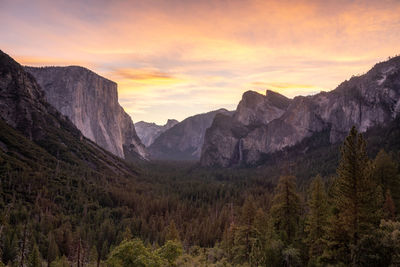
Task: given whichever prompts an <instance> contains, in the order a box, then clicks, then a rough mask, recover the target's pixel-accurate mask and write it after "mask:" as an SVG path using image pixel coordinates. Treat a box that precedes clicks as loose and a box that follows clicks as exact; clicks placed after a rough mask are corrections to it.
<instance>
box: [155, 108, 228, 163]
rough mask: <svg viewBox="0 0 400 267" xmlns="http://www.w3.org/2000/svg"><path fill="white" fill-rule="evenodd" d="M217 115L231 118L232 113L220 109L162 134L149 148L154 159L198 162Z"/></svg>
mask: <svg viewBox="0 0 400 267" xmlns="http://www.w3.org/2000/svg"><path fill="white" fill-rule="evenodd" d="M216 114H225V115H226V116H230V115H231V114H232V112H230V111H228V110H226V109H219V110H215V111H211V112H208V113H204V114H198V115H195V116H192V117H189V118H186V119H185V120H183V121H182V122H180V123H178V124H176V125H175V126H173V127H172V128H170V129H169V130H167V131H165V132H164V133H162V134H161V135H160V136H159V137H158V138H157V139H156V140H155V141H154V142H153V144H152V145H151V146H150V147H149V153H150V157H151V158H152V159H162V160H198V159H199V158H200V155H201V147H202V145H203V143H204V135H205V132H206V129H207V128H208V127H210V125H211V123H212V121H213V119H214V117H215V115H216Z"/></svg>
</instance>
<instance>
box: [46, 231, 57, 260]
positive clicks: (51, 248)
mask: <svg viewBox="0 0 400 267" xmlns="http://www.w3.org/2000/svg"><path fill="white" fill-rule="evenodd" d="M58 255H59V250H58V245H57V242H56V239H55V237H54V234H53V233H52V232H50V233H49V245H48V250H47V265H48V266H50V263H51V262H52V261H54V260H55V259H57V257H58Z"/></svg>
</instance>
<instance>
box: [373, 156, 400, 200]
mask: <svg viewBox="0 0 400 267" xmlns="http://www.w3.org/2000/svg"><path fill="white" fill-rule="evenodd" d="M373 164H374V168H373V170H372V177H373V179H374V181H375V183H377V184H378V185H380V186H381V187H382V191H383V192H384V193H386V192H387V191H388V190H390V193H391V196H392V198H393V201H394V204H395V207H399V206H400V176H399V174H398V166H397V164H396V162H395V161H394V160H393V158H392V157H391V156H390V155H389V154H388V153H386V152H385V150H383V149H382V150H380V151H379V153H378V154H377V155H376V157H375V159H374V162H373Z"/></svg>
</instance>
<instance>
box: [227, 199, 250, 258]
mask: <svg viewBox="0 0 400 267" xmlns="http://www.w3.org/2000/svg"><path fill="white" fill-rule="evenodd" d="M255 215H256V208H255V206H254V198H247V199H246V201H245V203H244V204H243V206H242V209H241V213H240V217H239V225H238V226H237V227H236V229H235V235H234V246H233V248H232V249H233V253H234V259H235V262H236V263H238V264H241V263H244V262H247V261H248V260H249V258H250V253H251V250H252V247H253V244H254V242H255V228H254V226H253V222H254V217H255Z"/></svg>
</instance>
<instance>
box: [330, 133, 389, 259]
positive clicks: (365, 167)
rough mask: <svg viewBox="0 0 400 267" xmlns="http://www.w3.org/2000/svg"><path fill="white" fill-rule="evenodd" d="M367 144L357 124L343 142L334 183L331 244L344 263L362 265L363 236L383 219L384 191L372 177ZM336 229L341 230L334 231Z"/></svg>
mask: <svg viewBox="0 0 400 267" xmlns="http://www.w3.org/2000/svg"><path fill="white" fill-rule="evenodd" d="M365 147H366V143H365V141H364V138H363V137H362V135H361V134H358V133H357V130H356V129H355V127H353V128H352V129H351V131H350V134H349V135H348V136H347V137H346V140H345V142H344V144H343V146H342V150H341V160H340V163H339V167H338V170H337V173H338V178H337V180H336V181H335V184H334V205H335V209H336V214H335V215H334V217H335V218H334V220H331V229H330V230H331V232H330V234H331V236H330V238H331V241H333V242H332V243H331V244H334V245H335V248H334V249H335V250H337V251H340V254H341V256H342V257H344V258H342V259H341V261H343V262H342V263H344V264H348V265H352V266H359V263H360V256H361V255H360V243H361V240H362V239H363V237H365V236H366V235H367V234H368V233H369V232H370V231H371V230H372V229H373V227H374V226H377V224H378V223H379V219H380V216H379V215H378V210H380V207H381V206H380V205H381V204H382V203H378V202H380V201H379V200H380V196H379V195H380V194H381V192H379V190H377V187H376V185H375V184H374V183H373V180H372V178H371V170H372V169H371V165H372V164H371V163H370V161H369V159H368V157H367V154H366V151H365ZM332 224H333V225H332ZM334 229H336V231H339V233H340V234H336V235H335V234H333V233H332V230H334ZM336 258H338V257H336Z"/></svg>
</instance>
